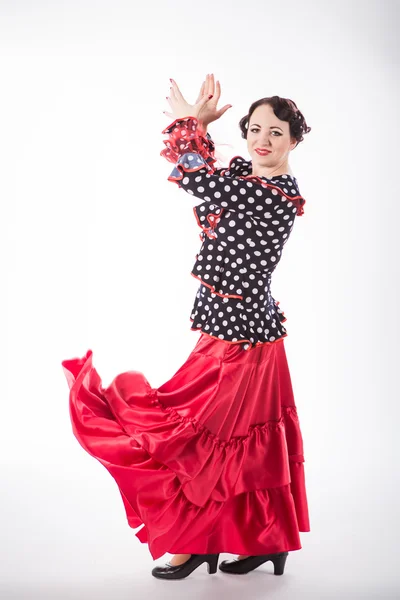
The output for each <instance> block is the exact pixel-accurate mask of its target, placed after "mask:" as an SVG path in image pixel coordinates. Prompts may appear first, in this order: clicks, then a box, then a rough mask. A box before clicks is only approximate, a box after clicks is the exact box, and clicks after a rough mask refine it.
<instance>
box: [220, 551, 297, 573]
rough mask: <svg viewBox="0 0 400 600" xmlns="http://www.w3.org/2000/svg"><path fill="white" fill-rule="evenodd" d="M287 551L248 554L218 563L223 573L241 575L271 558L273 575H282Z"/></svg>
mask: <svg viewBox="0 0 400 600" xmlns="http://www.w3.org/2000/svg"><path fill="white" fill-rule="evenodd" d="M288 554H289V552H278V553H276V554H260V555H259V556H248V557H247V558H242V559H237V558H235V559H234V560H223V561H222V563H221V564H220V565H219V569H220V571H222V572H223V573H235V574H238V575H243V574H244V573H248V572H249V571H253V569H256V568H257V567H259V566H260V565H262V564H263V563H265V562H267V561H269V560H271V561H272V562H273V563H274V575H283V572H284V569H285V562H286V559H287V557H288Z"/></svg>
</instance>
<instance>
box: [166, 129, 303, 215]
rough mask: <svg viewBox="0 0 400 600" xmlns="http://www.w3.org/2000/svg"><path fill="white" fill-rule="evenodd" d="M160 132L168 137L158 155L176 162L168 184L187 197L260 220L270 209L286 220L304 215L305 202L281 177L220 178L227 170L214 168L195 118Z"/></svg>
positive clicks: (211, 153)
mask: <svg viewBox="0 0 400 600" xmlns="http://www.w3.org/2000/svg"><path fill="white" fill-rule="evenodd" d="M163 133H169V138H168V140H164V143H165V144H166V146H167V148H166V149H164V150H163V151H162V152H161V155H162V156H164V157H165V158H167V160H169V161H170V162H174V163H175V167H174V169H173V170H172V172H171V174H170V175H169V177H168V181H175V182H176V183H177V184H178V186H179V187H182V188H183V189H184V190H185V191H186V192H187V193H188V194H191V195H193V196H196V197H197V198H201V199H202V200H204V201H205V202H209V203H212V204H213V205H217V206H220V207H221V208H224V209H227V210H230V211H234V212H242V213H245V214H249V215H255V216H260V217H262V214H263V213H265V211H270V212H271V209H272V210H274V212H275V214H280V215H281V218H286V219H287V218H288V217H289V215H290V216H293V213H295V214H303V208H302V206H303V204H304V203H305V200H304V198H302V197H301V196H300V195H299V194H298V192H297V189H296V186H294V185H293V182H292V181H290V180H288V179H287V178H286V179H285V176H284V175H283V176H278V177H277V178H274V179H271V180H268V181H265V180H263V179H260V178H258V177H256V176H254V177H252V178H251V179H252V181H249V180H248V178H243V177H242V178H241V179H237V178H233V177H228V176H223V175H222V173H224V172H225V171H227V169H226V168H225V169H224V168H221V169H216V168H215V167H214V163H215V162H216V159H215V157H214V149H215V146H214V143H213V141H212V139H211V136H209V135H208V134H207V135H206V136H204V135H203V134H202V132H201V129H200V127H199V126H198V121H197V119H196V118H194V117H186V118H184V119H177V120H176V121H174V123H172V124H171V125H170V126H169V127H167V128H166V129H164V131H163ZM293 206H295V210H293ZM276 211H278V212H276ZM282 212H284V213H285V214H284V215H283V214H282Z"/></svg>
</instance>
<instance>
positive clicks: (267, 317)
mask: <svg viewBox="0 0 400 600" xmlns="http://www.w3.org/2000/svg"><path fill="white" fill-rule="evenodd" d="M162 133H163V134H168V138H167V139H165V140H163V142H164V144H165V146H166V147H165V148H164V149H163V150H162V151H161V153H160V154H161V156H163V157H164V158H166V159H167V160H168V161H169V162H172V163H174V169H173V170H172V172H171V174H170V175H169V177H168V181H174V182H176V183H177V184H178V186H179V187H181V188H183V189H184V190H185V191H186V192H187V193H188V194H191V195H192V196H195V197H196V198H201V199H202V200H203V201H204V202H203V203H202V204H199V205H198V206H195V207H193V212H194V215H195V218H196V220H197V223H198V225H199V227H200V228H201V233H200V234H199V235H200V239H201V242H202V244H201V247H200V250H199V252H198V254H196V260H195V263H194V265H193V268H192V271H191V275H192V276H193V277H195V278H196V279H198V280H199V281H200V286H199V289H198V291H197V294H196V298H195V301H194V304H193V308H192V312H191V315H190V321H191V323H192V324H191V329H192V330H195V331H202V332H203V333H205V334H207V335H210V336H211V337H215V338H218V339H221V340H224V341H226V342H228V343H232V344H243V349H244V350H251V349H252V348H253V347H255V346H259V345H261V344H271V343H275V342H277V341H279V340H280V339H281V338H284V337H286V336H287V333H286V329H285V327H284V326H283V323H284V322H285V321H286V317H285V316H284V313H283V311H282V310H281V309H280V307H279V302H277V301H275V299H274V298H273V297H272V295H271V275H272V272H273V271H274V269H275V268H276V266H277V264H278V262H279V261H280V259H281V256H282V249H283V246H284V244H285V243H286V242H287V240H288V238H289V235H290V233H291V231H292V229H293V225H294V220H295V217H296V215H302V214H303V212H304V210H303V206H304V204H305V202H306V201H305V199H304V198H303V197H302V196H301V195H300V192H299V188H298V185H297V180H296V178H295V177H292V176H291V175H288V174H285V175H278V176H276V177H273V178H267V177H263V176H262V177H258V176H255V175H251V171H252V163H251V161H246V160H245V159H244V158H242V157H241V156H235V157H233V158H232V159H231V160H230V162H229V166H228V167H226V168H215V163H216V162H217V160H216V158H215V156H214V151H215V146H214V143H213V141H212V139H211V136H210V135H209V134H208V133H207V134H206V135H203V134H202V132H201V128H200V126H199V123H198V120H197V119H196V118H195V117H185V118H181V119H176V120H175V121H174V122H173V123H171V125H169V126H168V127H166V128H165V129H164V130H163V131H162Z"/></svg>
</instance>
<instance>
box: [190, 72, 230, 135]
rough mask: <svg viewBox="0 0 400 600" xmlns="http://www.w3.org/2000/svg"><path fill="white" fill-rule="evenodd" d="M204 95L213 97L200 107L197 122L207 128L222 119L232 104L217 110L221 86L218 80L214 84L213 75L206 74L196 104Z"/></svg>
mask: <svg viewBox="0 0 400 600" xmlns="http://www.w3.org/2000/svg"><path fill="white" fill-rule="evenodd" d="M204 94H206V95H207V97H208V96H210V95H212V96H213V97H212V98H211V100H209V101H208V102H207V103H206V104H204V105H203V106H202V107H201V109H200V112H199V115H198V120H199V121H201V122H202V123H203V125H204V126H205V127H207V125H209V124H210V123H212V122H213V121H216V120H217V119H219V118H220V117H222V115H223V114H225V112H226V111H227V110H228V108H232V104H225V106H223V107H222V108H220V109H217V104H218V102H219V99H220V96H221V84H220V82H219V81H218V80H217V82H216V83H214V74H213V73H211V74H207V76H206V79H205V81H203V83H202V85H201V88H200V92H199V95H198V97H197V100H196V104H197V102H199V101H200V100H201V98H202V97H203V95H204Z"/></svg>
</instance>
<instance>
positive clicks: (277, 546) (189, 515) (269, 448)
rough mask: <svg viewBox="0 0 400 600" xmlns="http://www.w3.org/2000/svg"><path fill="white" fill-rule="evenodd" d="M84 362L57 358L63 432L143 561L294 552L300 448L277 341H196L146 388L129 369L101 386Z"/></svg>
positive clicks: (301, 482) (301, 495) (301, 527)
mask: <svg viewBox="0 0 400 600" xmlns="http://www.w3.org/2000/svg"><path fill="white" fill-rule="evenodd" d="M92 354H93V353H92V351H91V350H88V351H87V353H86V355H85V356H84V357H83V358H73V359H71V360H64V361H63V362H62V366H63V369H64V373H65V375H66V378H67V381H68V385H69V388H70V395H69V408H70V416H71V422H72V428H73V433H74V435H75V436H76V438H77V440H78V441H79V443H80V444H81V445H82V446H83V448H84V449H85V450H86V451H87V452H88V453H89V454H91V455H92V456H93V457H95V458H96V459H97V460H99V461H100V462H101V463H102V464H103V465H104V466H105V468H106V469H107V470H108V471H109V473H110V474H111V475H112V477H113V478H114V479H115V481H116V483H117V485H118V488H119V490H120V493H121V496H122V500H123V504H124V508H125V511H126V516H127V520H128V524H129V526H130V527H132V528H137V527H139V526H140V525H142V528H141V529H140V530H139V531H138V532H137V533H136V536H137V537H138V539H139V540H140V541H141V542H143V543H147V544H148V548H149V551H150V553H151V555H152V557H153V558H154V559H157V558H159V557H160V556H162V555H164V554H165V553H166V552H169V553H173V554H209V553H222V552H227V553H232V554H244V555H257V554H269V553H275V552H282V551H289V550H299V549H301V547H302V546H301V544H300V536H299V532H301V531H310V525H309V515H308V506H307V496H306V487H305V475H304V454H303V440H302V435H301V431H300V425H299V419H298V415H297V409H296V406H295V402H294V397H293V390H292V383H291V379H290V374H289V368H288V364H287V358H286V353H285V348H284V340H283V339H281V340H280V341H277V342H274V343H271V344H264V345H262V346H258V347H255V348H253V349H251V350H250V351H244V350H243V349H242V347H241V346H240V345H239V344H229V343H226V342H224V341H222V340H219V339H216V338H212V337H211V336H207V335H205V334H201V335H200V337H199V340H198V341H197V343H196V345H195V347H194V349H193V350H192V352H191V353H190V355H189V357H188V358H187V360H186V361H185V363H184V364H183V365H182V366H181V367H180V369H179V370H178V371H177V372H176V373H175V375H173V376H172V377H171V379H170V380H169V381H167V382H166V383H164V384H163V385H161V386H160V387H159V388H157V389H156V388H152V387H151V385H150V384H149V382H148V381H147V379H146V378H145V376H144V375H143V374H142V373H140V372H138V371H128V372H125V373H121V374H119V375H117V376H116V377H115V378H114V380H113V382H112V383H111V385H110V386H109V387H107V388H104V387H103V386H102V385H101V379H100V376H99V375H98V373H97V371H96V369H95V368H94V367H93V364H92Z"/></svg>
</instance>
